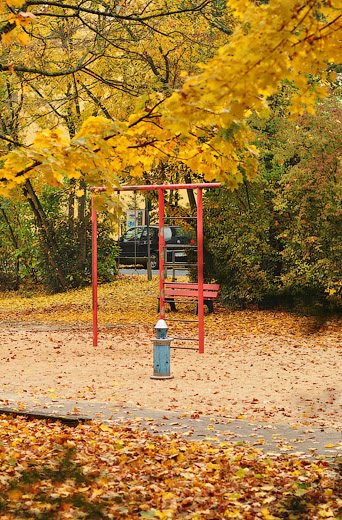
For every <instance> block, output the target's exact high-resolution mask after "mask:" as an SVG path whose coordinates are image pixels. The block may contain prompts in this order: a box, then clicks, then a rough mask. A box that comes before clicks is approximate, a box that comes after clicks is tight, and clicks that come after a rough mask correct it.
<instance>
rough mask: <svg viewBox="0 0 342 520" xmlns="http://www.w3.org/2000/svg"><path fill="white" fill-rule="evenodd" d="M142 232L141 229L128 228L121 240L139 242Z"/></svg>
mask: <svg viewBox="0 0 342 520" xmlns="http://www.w3.org/2000/svg"><path fill="white" fill-rule="evenodd" d="M142 232H143V228H130V229H128V230H127V231H126V233H125V234H124V235H123V237H122V238H123V239H124V240H127V241H131V240H139V239H140V237H141V235H142Z"/></svg>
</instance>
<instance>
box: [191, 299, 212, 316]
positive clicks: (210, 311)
mask: <svg viewBox="0 0 342 520" xmlns="http://www.w3.org/2000/svg"><path fill="white" fill-rule="evenodd" d="M204 305H206V306H207V307H208V313H209V314H212V313H213V312H214V301H213V300H204ZM195 314H196V316H197V315H198V302H196V310H195Z"/></svg>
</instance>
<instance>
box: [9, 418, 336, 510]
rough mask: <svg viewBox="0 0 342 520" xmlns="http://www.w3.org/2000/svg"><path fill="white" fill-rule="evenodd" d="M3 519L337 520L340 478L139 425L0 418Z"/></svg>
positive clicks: (322, 465)
mask: <svg viewBox="0 0 342 520" xmlns="http://www.w3.org/2000/svg"><path fill="white" fill-rule="evenodd" d="M0 467H1V474H0V517H1V518H2V519H3V520H12V519H17V518H32V519H38V520H43V519H52V520H53V519H56V520H57V519H58V520H64V519H70V518H71V519H75V518H77V519H78V518H88V519H97V518H106V519H117V518H123V519H124V518H127V519H130V520H135V519H141V518H155V519H161V520H168V519H182V518H184V519H193V520H194V519H195V520H202V519H212V520H214V519H215V520H217V519H221V518H222V519H225V518H235V519H236V518H237V519H239V518H241V519H250V520H253V519H256V518H260V519H265V520H272V519H285V518H286V519H293V520H295V519H303V520H304V519H310V520H315V519H321V518H331V519H333V518H336V519H337V518H339V516H338V515H339V513H338V511H339V508H341V506H342V500H341V494H340V491H341V488H340V484H341V481H340V480H339V477H338V474H337V471H336V467H335V466H333V465H332V464H331V463H329V462H327V461H325V460H316V461H308V460H304V459H299V458H297V457H296V456H290V455H281V456H280V455H278V456H276V457H272V458H271V457H269V456H268V455H265V454H263V453H262V452H261V451H260V450H259V449H257V448H249V447H246V446H240V445H238V444H236V443H235V444H234V443H228V442H224V443H220V444H210V443H208V442H191V441H188V440H185V439H184V438H182V437H181V436H180V435H163V436H156V435H152V434H151V433H149V432H147V431H143V430H141V429H139V427H138V426H136V427H134V426H132V425H130V426H128V427H125V426H123V427H117V426H115V427H113V426H110V425H108V424H104V423H102V424H101V423H91V422H90V423H85V424H79V425H78V426H77V427H70V426H67V425H65V424H63V423H61V422H52V421H46V420H37V419H27V418H24V417H19V416H1V417H0Z"/></svg>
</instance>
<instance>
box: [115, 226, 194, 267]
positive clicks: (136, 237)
mask: <svg viewBox="0 0 342 520" xmlns="http://www.w3.org/2000/svg"><path fill="white" fill-rule="evenodd" d="M158 235H159V233H158V226H150V258H151V268H152V269H158V266H159V236H158ZM164 237H165V246H166V251H167V261H168V262H171V261H173V259H174V261H175V262H186V259H187V252H186V249H182V248H181V247H180V246H181V245H182V244H184V245H187V246H188V245H191V244H192V243H193V240H192V237H191V233H189V232H187V231H185V230H184V229H183V228H181V227H180V226H165V227H164ZM169 246H171V247H170V249H169ZM172 246H173V249H172ZM119 249H120V253H119V263H122V264H134V263H135V262H136V263H137V264H147V260H148V257H147V254H148V251H147V226H137V227H133V228H129V229H128V230H127V231H126V233H124V234H123V235H122V236H121V237H120V238H119Z"/></svg>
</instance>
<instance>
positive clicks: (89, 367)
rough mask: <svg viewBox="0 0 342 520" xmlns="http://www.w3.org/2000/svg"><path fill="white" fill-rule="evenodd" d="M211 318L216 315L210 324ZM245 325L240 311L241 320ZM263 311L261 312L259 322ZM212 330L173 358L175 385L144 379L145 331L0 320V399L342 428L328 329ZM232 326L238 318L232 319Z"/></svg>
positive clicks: (331, 327)
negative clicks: (201, 346) (197, 348)
mask: <svg viewBox="0 0 342 520" xmlns="http://www.w3.org/2000/svg"><path fill="white" fill-rule="evenodd" d="M210 319H212V320H215V318H210ZM239 319H240V322H241V320H242V322H243V320H246V322H248V314H246V313H245V314H244V313H243V312H242V313H240V314H239ZM265 319H266V321H267V320H270V313H262V312H259V314H258V320H259V323H263V322H265ZM272 320H273V321H272V323H273V326H272V327H266V326H265V327H262V326H261V327H259V328H255V327H254V325H253V327H254V328H251V327H247V326H246V327H244V326H243V325H241V323H240V322H239V326H230V325H229V323H228V322H227V323H226V324H225V319H224V318H222V317H221V318H220V322H219V323H218V324H217V325H218V326H217V327H214V326H213V327H210V330H209V332H208V334H207V337H206V351H205V354H204V355H199V354H198V353H197V352H194V351H191V350H190V351H185V350H173V349H172V351H171V371H172V374H173V375H174V379H171V380H164V381H156V380H152V379H150V376H151V375H152V372H153V360H152V343H151V341H150V338H151V336H153V335H154V333H153V328H151V326H146V325H145V326H144V325H140V326H133V327H132V326H116V327H112V328H106V329H101V331H100V334H99V345H98V347H97V348H94V347H93V346H92V335H91V329H90V328H89V327H87V328H85V327H82V326H80V327H76V326H75V327H70V326H63V324H50V325H44V326H38V325H37V324H32V323H29V322H26V323H25V322H21V323H12V324H11V323H6V322H2V323H0V345H1V347H0V366H1V369H0V399H2V400H3V399H4V396H6V395H8V394H17V395H18V396H27V397H29V396H31V397H36V396H39V397H41V396H46V397H47V398H49V399H62V398H63V399H79V400H96V401H105V402H110V403H113V404H116V405H119V406H120V405H122V406H128V407H129V406H134V407H137V406H138V407H139V406H141V407H144V408H149V409H159V410H165V411H167V410H173V411H179V412H180V413H185V414H189V415H191V416H193V417H194V416H196V415H201V414H205V415H218V416H223V417H227V418H237V417H239V418H242V417H243V418H245V419H248V420H251V421H265V422H270V423H274V424H275V423H287V424H291V425H311V426H315V427H317V426H319V427H331V428H334V429H341V427H342V420H341V419H342V417H341V416H342V414H341V411H342V377H341V353H342V349H341V335H340V334H339V329H338V326H337V325H336V322H327V323H326V324H325V325H324V327H322V328H321V329H319V330H310V328H305V327H304V328H303V327H302V326H301V325H300V324H299V325H298V324H297V325H296V327H295V328H293V327H292V325H291V323H292V321H291V320H289V319H288V315H286V314H284V315H282V314H281V313H280V314H277V315H274V316H273V317H272ZM234 323H235V324H236V320H235V322H234Z"/></svg>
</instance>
